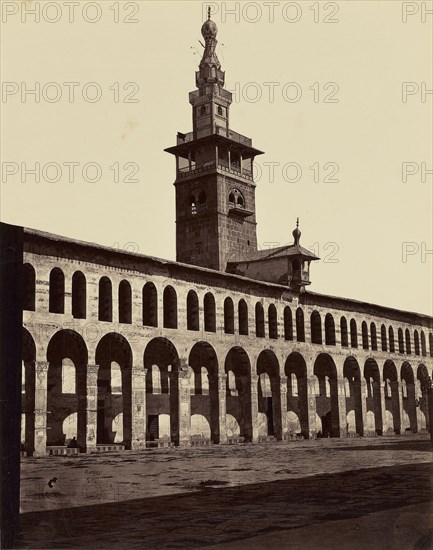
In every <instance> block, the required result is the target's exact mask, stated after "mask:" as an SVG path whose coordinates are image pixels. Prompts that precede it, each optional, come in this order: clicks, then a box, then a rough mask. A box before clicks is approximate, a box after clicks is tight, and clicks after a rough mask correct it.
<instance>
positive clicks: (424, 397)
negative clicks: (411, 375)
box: [416, 365, 431, 433]
mask: <svg viewBox="0 0 433 550" xmlns="http://www.w3.org/2000/svg"><path fill="white" fill-rule="evenodd" d="M416 377H417V381H418V387H419V389H418V395H417V396H416V397H417V401H416V405H417V407H418V408H417V413H416V418H417V430H418V432H421V433H422V432H427V431H429V430H430V422H429V419H430V417H429V410H428V407H429V400H428V388H430V387H431V379H430V377H429V374H428V371H427V368H426V366H425V365H419V367H418V369H417V373H416Z"/></svg>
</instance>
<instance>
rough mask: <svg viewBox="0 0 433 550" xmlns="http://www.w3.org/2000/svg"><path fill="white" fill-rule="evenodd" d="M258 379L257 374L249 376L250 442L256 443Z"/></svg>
mask: <svg viewBox="0 0 433 550" xmlns="http://www.w3.org/2000/svg"><path fill="white" fill-rule="evenodd" d="M258 381H259V377H258V376H257V374H252V375H251V441H252V443H257V442H258V440H259V430H258V422H257V419H258V418H257V417H258V415H259V395H258V387H257V384H258Z"/></svg>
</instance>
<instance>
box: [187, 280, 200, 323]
mask: <svg viewBox="0 0 433 550" xmlns="http://www.w3.org/2000/svg"><path fill="white" fill-rule="evenodd" d="M186 328H187V329H188V330H199V329H200V321H199V305H198V296H197V293H196V292H195V291H194V290H190V291H189V292H188V295H187V297H186Z"/></svg>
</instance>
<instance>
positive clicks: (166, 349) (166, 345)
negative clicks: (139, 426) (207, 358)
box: [143, 337, 180, 444]
mask: <svg viewBox="0 0 433 550" xmlns="http://www.w3.org/2000/svg"><path fill="white" fill-rule="evenodd" d="M143 363H144V368H145V369H147V373H146V388H147V395H146V418H147V428H146V439H147V440H150V441H153V440H157V439H165V440H170V441H172V442H173V443H175V444H178V443H179V368H180V361H179V356H178V353H177V350H176V348H175V346H174V345H173V343H172V342H171V341H170V340H168V339H167V338H163V337H157V338H153V339H152V340H150V342H149V343H148V344H147V346H146V348H145V350H144V356H143ZM156 372H157V373H158V381H159V384H160V386H159V387H153V386H152V383H153V381H155V380H156V375H155V374H152V373H156ZM152 376H153V377H154V380H152Z"/></svg>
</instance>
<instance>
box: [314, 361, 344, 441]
mask: <svg viewBox="0 0 433 550" xmlns="http://www.w3.org/2000/svg"><path fill="white" fill-rule="evenodd" d="M314 375H315V376H317V378H318V380H319V387H320V396H319V397H318V398H316V410H317V414H318V415H319V416H320V418H321V420H322V434H323V435H326V434H327V433H328V434H329V435H330V436H331V437H340V429H341V430H342V431H343V432H344V431H345V429H346V426H344V427H343V426H340V417H339V403H338V385H337V367H336V366H335V363H334V361H333V359H332V357H331V356H330V355H328V354H327V353H320V354H319V355H318V356H317V358H316V360H315V362H314ZM328 385H329V393H330V395H329V396H328V395H327V394H328V391H327V386H328Z"/></svg>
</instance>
